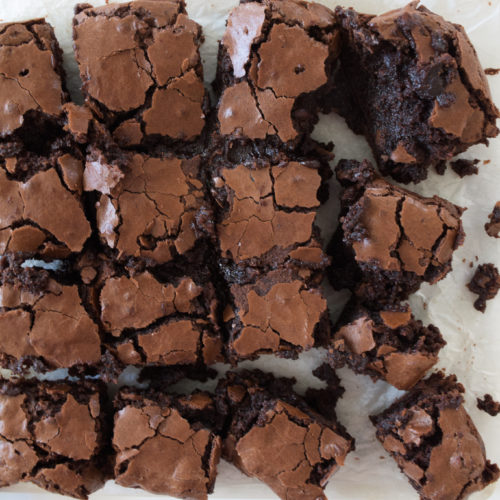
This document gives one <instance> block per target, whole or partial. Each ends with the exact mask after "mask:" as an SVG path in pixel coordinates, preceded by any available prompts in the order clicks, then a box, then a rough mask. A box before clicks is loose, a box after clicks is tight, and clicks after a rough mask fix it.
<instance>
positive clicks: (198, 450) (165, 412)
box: [113, 388, 221, 500]
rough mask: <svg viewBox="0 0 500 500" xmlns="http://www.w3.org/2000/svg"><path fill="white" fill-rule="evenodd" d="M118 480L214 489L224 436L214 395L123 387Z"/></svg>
mask: <svg viewBox="0 0 500 500" xmlns="http://www.w3.org/2000/svg"><path fill="white" fill-rule="evenodd" d="M114 408H115V415H114V429H113V448H114V450H115V452H116V461H115V465H114V470H115V481H116V483H117V484H119V485H120V486H126V487H131V488H142V489H143V490H146V491H150V492H152V493H159V494H163V495H171V496H174V497H178V498H195V499H200V500H201V499H206V498H207V494H208V493H212V491H213V487H214V483H215V477H216V474H217V464H218V462H219V458H220V454H221V438H220V436H219V435H218V434H217V433H216V430H217V425H216V420H217V418H216V416H215V406H214V403H213V400H212V398H211V396H210V395H209V394H207V393H203V392H195V393H193V394H192V395H190V396H170V395H167V394H165V393H162V392H156V391H139V390H137V389H132V388H124V389H122V390H121V391H120V392H119V393H118V395H117V396H116V398H115V400H114Z"/></svg>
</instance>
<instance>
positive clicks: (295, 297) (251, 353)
mask: <svg viewBox="0 0 500 500" xmlns="http://www.w3.org/2000/svg"><path fill="white" fill-rule="evenodd" d="M229 297H230V300H229V302H228V304H227V305H226V308H225V310H224V317H223V321H224V324H225V327H226V330H227V331H228V340H227V344H226V347H227V353H228V358H229V360H230V361H231V362H233V363H236V362H238V361H239V360H242V359H255V358H256V357H258V356H259V355H260V354H265V353H276V354H278V355H280V356H284V357H292V358H296V357H297V356H298V354H299V353H300V352H301V351H305V350H309V349H311V348H312V347H313V346H319V345H326V342H327V339H329V338H330V332H331V324H330V319H329V312H328V305H327V302H326V299H325V297H324V295H323V292H322V290H321V288H320V287H319V286H317V285H314V284H308V281H307V280H304V279H303V278H302V277H301V276H300V275H299V274H298V273H296V272H294V271H293V270H291V269H281V270H276V271H270V272H268V273H265V274H258V275H257V278H256V279H255V280H253V281H251V282H248V283H233V284H231V285H230V288H229Z"/></svg>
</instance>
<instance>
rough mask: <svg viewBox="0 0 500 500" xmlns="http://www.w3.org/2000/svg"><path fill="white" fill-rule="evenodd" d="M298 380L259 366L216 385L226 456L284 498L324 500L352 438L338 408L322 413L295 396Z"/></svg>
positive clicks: (342, 462) (230, 376) (233, 373)
mask: <svg viewBox="0 0 500 500" xmlns="http://www.w3.org/2000/svg"><path fill="white" fill-rule="evenodd" d="M294 382H295V380H294V379H275V378H274V377H273V375H271V374H265V373H263V372H261V371H258V370H254V371H247V370H243V371H241V372H238V373H236V372H228V373H227V374H226V376H225V378H224V379H223V380H221V381H220V382H219V385H218V386H217V410H218V412H219V413H220V414H221V415H223V416H225V418H226V425H225V432H224V446H223V456H224V457H225V458H226V459H227V460H229V461H231V462H233V463H234V465H236V467H238V468H239V469H240V470H241V471H242V472H244V473H245V474H247V475H248V476H252V477H256V478H257V479H259V480H261V481H263V482H264V483H266V484H267V485H268V486H270V487H271V488H272V489H273V491H274V492H275V493H276V494H277V495H278V496H279V497H280V498H282V499H295V498H297V499H298V498H303V499H308V500H313V499H325V498H326V497H325V495H324V493H323V488H324V487H325V485H326V483H327V482H328V480H329V478H330V476H331V475H332V474H333V473H334V472H335V471H336V470H337V469H338V467H339V466H342V465H343V464H344V459H345V457H346V455H347V454H348V453H349V451H350V450H351V449H353V439H352V438H351V437H350V436H349V435H348V434H347V432H346V431H345V429H344V428H343V427H342V425H340V424H339V423H338V422H337V421H336V417H335V413H334V412H331V411H329V412H328V414H326V415H322V414H320V413H318V411H317V410H316V409H315V408H314V407H311V406H310V405H309V404H308V403H307V402H306V400H305V399H304V398H302V397H300V396H299V395H297V394H296V393H295V392H294V391H293V390H292V385H293V383H294ZM332 398H333V401H335V400H336V398H335V397H333V396H332ZM333 404H334V403H333Z"/></svg>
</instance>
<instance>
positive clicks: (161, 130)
mask: <svg viewBox="0 0 500 500" xmlns="http://www.w3.org/2000/svg"><path fill="white" fill-rule="evenodd" d="M73 38H74V48H75V54H76V59H77V62H78V64H79V67H80V75H81V78H82V80H83V87H82V90H83V93H84V95H85V101H86V103H87V104H88V106H89V107H90V108H91V109H92V111H93V113H94V115H95V116H96V117H97V118H98V119H99V120H101V121H102V123H104V124H105V125H106V126H107V127H108V128H109V130H110V131H111V132H112V134H113V137H114V138H115V139H116V141H117V142H118V144H120V145H121V146H123V147H132V148H137V147H143V148H147V149H148V150H149V151H151V148H156V147H161V146H168V147H177V146H182V144H183V143H186V142H192V141H194V140H195V139H197V138H198V137H199V136H200V134H201V133H202V131H203V129H204V126H205V114H206V113H207V112H208V97H207V94H206V92H205V88H204V85H203V69H202V65H201V60H200V54H199V48H200V45H201V43H202V40H203V37H202V34H201V27H200V26H199V25H198V24H196V23H195V22H194V21H192V20H191V19H189V17H188V16H187V13H186V9H185V5H184V1H183V0H156V1H151V0H141V1H137V2H128V3H121V4H110V5H105V6H102V7H96V8H94V7H92V6H90V5H88V4H80V5H79V6H77V8H76V14H75V18H74V21H73ZM109 82H113V84H112V85H110V84H109Z"/></svg>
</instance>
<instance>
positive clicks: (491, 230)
mask: <svg viewBox="0 0 500 500" xmlns="http://www.w3.org/2000/svg"><path fill="white" fill-rule="evenodd" d="M488 218H489V219H490V222H487V223H486V224H485V225H484V229H485V231H486V232H487V233H488V235H489V236H491V237H492V238H500V201H497V202H496V203H495V206H494V207H493V211H492V212H491V214H490V215H488Z"/></svg>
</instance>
